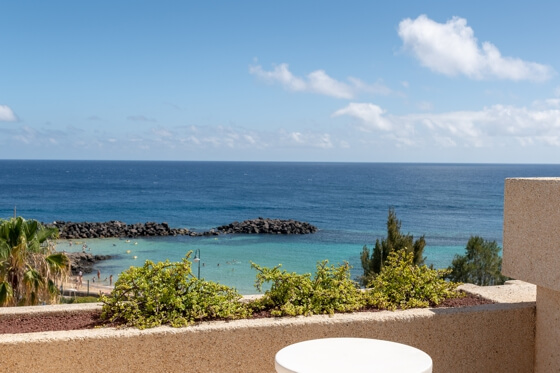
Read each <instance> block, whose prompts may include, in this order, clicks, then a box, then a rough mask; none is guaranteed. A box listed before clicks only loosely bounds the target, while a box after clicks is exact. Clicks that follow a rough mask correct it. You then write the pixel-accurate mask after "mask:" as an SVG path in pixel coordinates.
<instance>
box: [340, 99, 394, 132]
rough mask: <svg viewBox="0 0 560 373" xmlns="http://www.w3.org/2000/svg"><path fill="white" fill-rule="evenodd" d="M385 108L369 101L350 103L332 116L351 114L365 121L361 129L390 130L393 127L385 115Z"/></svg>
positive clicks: (367, 130)
mask: <svg viewBox="0 0 560 373" xmlns="http://www.w3.org/2000/svg"><path fill="white" fill-rule="evenodd" d="M384 114H385V110H383V109H381V108H380V107H379V106H377V105H374V104H368V103H354V102H353V103H350V104H349V105H348V106H346V107H345V108H342V109H340V110H337V111H336V112H334V113H333V115H332V116H334V117H337V116H341V115H350V116H352V117H354V118H358V119H360V120H361V122H362V123H363V126H360V129H361V130H363V131H366V132H370V131H373V130H376V129H377V130H382V131H389V130H391V128H392V124H391V121H390V120H389V119H387V118H385V117H384V116H383V115H384Z"/></svg>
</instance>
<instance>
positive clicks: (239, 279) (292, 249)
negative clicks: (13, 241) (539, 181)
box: [0, 160, 560, 294]
mask: <svg viewBox="0 0 560 373" xmlns="http://www.w3.org/2000/svg"><path fill="white" fill-rule="evenodd" d="M553 176H560V165H509V164H413V163H410V164H405V163H283V162H159V161H153V162H148V161H39V160H37V161H33V160H2V161H0V218H9V217H11V216H13V212H14V208H16V211H17V215H19V216H23V217H24V218H26V219H37V220H39V221H42V222H52V221H55V220H64V221H74V222H83V221H90V222H93V221H95V222H104V221H109V220H120V221H123V222H126V223H128V224H131V223H137V222H148V221H155V222H167V223H168V224H169V225H170V226H172V227H177V228H178V227H184V228H189V229H191V230H195V231H206V230H209V229H211V228H214V227H217V226H220V225H224V224H229V223H231V222H233V221H242V220H246V219H253V218H257V217H263V218H276V219H295V220H300V221H306V222H309V223H311V224H313V225H315V226H317V227H318V228H319V231H318V232H317V233H315V234H311V235H294V236H278V235H220V236H217V237H216V236H210V237H184V236H181V237H161V238H137V239H131V240H130V242H127V241H126V240H123V239H96V240H93V239H92V240H81V241H84V242H79V243H78V244H76V243H74V245H72V246H70V245H69V243H68V242H67V241H60V242H59V243H58V249H59V250H66V251H77V250H81V245H82V244H83V243H85V244H87V245H88V248H89V249H90V250H91V253H92V254H109V255H112V256H113V259H110V260H107V261H102V262H99V263H98V269H99V270H100V271H101V274H102V279H103V278H105V277H108V276H109V275H110V274H112V275H113V276H114V278H115V279H116V278H117V277H118V274H119V273H120V272H122V271H123V270H125V269H127V268H129V267H130V266H140V265H142V264H143V263H144V261H145V260H152V261H163V260H165V259H169V260H171V261H177V260H179V259H181V258H182V257H184V255H185V254H186V253H187V252H188V251H190V250H196V249H200V253H201V261H200V262H199V263H200V265H201V270H200V271H201V277H203V278H205V279H207V280H213V281H217V282H220V283H223V284H225V285H229V286H233V287H236V288H237V289H238V290H239V291H240V292H241V293H242V294H251V293H256V290H255V288H254V286H253V284H254V280H255V274H256V273H255V271H254V270H252V269H251V267H250V263H251V262H254V263H257V264H259V265H262V266H275V265H278V264H282V268H283V269H285V270H287V271H289V272H298V273H306V272H313V271H314V269H315V265H316V263H317V262H319V261H321V260H324V259H328V260H329V262H330V263H331V264H340V263H342V262H344V261H347V262H349V263H350V265H351V266H353V269H352V275H353V276H358V275H360V274H361V266H360V260H359V255H360V253H361V250H362V247H363V246H364V245H368V247H370V248H371V247H372V245H373V244H374V243H375V240H376V239H382V238H383V237H384V236H385V230H386V221H387V213H388V210H389V208H394V209H395V212H396V214H397V217H398V219H399V220H401V221H402V226H401V231H402V232H403V233H410V234H413V235H414V236H415V238H416V237H419V236H421V235H425V238H426V243H427V247H426V249H425V251H424V252H425V256H426V257H427V258H426V263H427V264H433V265H434V266H435V267H436V268H444V267H447V266H449V265H450V264H451V261H452V259H453V257H454V255H456V254H462V253H463V251H464V248H465V245H466V243H467V241H468V239H469V237H470V236H472V235H479V236H482V237H483V238H485V239H487V240H495V241H497V242H498V243H499V244H500V245H501V242H502V224H503V190H504V180H505V179H506V178H510V177H553ZM193 270H194V273H195V275H196V274H197V270H198V268H197V266H194V267H193ZM91 276H92V277H93V274H91ZM85 279H86V280H87V279H88V277H87V276H86V277H85Z"/></svg>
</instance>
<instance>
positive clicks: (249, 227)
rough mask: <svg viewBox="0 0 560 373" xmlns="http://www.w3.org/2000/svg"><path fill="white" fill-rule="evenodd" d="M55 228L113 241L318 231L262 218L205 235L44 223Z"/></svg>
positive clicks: (66, 235)
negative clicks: (112, 239)
mask: <svg viewBox="0 0 560 373" xmlns="http://www.w3.org/2000/svg"><path fill="white" fill-rule="evenodd" d="M45 225H46V226H48V227H55V228H57V229H58V232H59V237H60V238H61V239H69V240H73V239H85V238H110V237H112V238H114V237H121V238H124V237H129V238H134V237H156V236H178V235H183V236H193V237H195V236H216V235H219V234H235V233H242V234H309V233H315V232H317V227H315V226H313V225H311V224H309V223H305V222H299V221H296V220H280V219H263V218H257V219H252V220H245V221H243V222H241V223H239V222H237V221H236V222H233V223H231V224H229V225H223V226H221V227H218V228H216V229H211V230H210V231H208V232H201V233H199V232H192V231H190V230H188V229H186V228H171V227H169V224H167V223H165V222H164V223H154V222H148V223H136V224H126V223H123V222H120V221H116V220H112V221H109V222H105V223H89V222H82V223H74V222H64V221H55V222H54V223H50V224H45Z"/></svg>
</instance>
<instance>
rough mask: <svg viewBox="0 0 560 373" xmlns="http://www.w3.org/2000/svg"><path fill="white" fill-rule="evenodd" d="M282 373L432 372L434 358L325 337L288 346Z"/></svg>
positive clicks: (280, 356) (397, 346)
mask: <svg viewBox="0 0 560 373" xmlns="http://www.w3.org/2000/svg"><path fill="white" fill-rule="evenodd" d="M276 371H277V372H278V373H314V372H317V373H319V372H320V373H327V372H348V373H350V372H352V373H375V372H383V373H390V372H395V373H431V372H432V358H431V357H430V356H429V355H428V354H426V353H425V352H424V351H421V350H419V349H417V348H414V347H411V346H408V345H405V344H401V343H396V342H390V341H383V340H379V339H369V338H323V339H312V340H309V341H304V342H299V343H295V344H292V345H289V346H287V347H284V348H283V349H281V350H280V351H278V353H277V354H276Z"/></svg>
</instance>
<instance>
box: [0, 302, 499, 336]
mask: <svg viewBox="0 0 560 373" xmlns="http://www.w3.org/2000/svg"><path fill="white" fill-rule="evenodd" d="M489 303H494V302H492V301H489V300H487V299H484V298H481V297H479V296H476V295H470V294H468V295H467V296H466V297H464V298H456V299H448V300H446V301H445V302H443V303H441V304H440V305H438V306H437V307H438V308H439V307H470V306H477V305H480V304H489ZM367 311H375V310H367ZM100 314H101V311H100V310H95V311H88V312H77V313H70V312H64V313H56V314H38V315H31V314H26V315H21V316H11V315H10V316H4V317H1V318H0V334H11V333H34V332H46V331H56V330H59V331H60V330H80V329H93V328H95V327H96V326H102V325H106V323H105V321H103V320H100V318H99V316H100ZM254 316H255V318H262V317H267V316H270V315H269V314H268V313H267V312H263V313H259V314H256V315H254Z"/></svg>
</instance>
